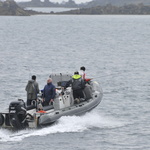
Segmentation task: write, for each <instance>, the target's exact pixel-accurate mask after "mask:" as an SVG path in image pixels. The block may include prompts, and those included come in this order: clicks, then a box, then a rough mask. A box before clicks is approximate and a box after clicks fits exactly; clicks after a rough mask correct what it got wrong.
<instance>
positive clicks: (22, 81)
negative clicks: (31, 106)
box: [0, 15, 150, 150]
mask: <svg viewBox="0 0 150 150" xmlns="http://www.w3.org/2000/svg"><path fill="white" fill-rule="evenodd" d="M0 20H1V21H0V106H1V107H0V109H1V111H3V110H4V109H5V108H7V107H8V105H9V103H10V102H11V101H14V100H17V99H18V98H22V99H24V100H26V93H25V86H26V83H27V81H28V80H29V79H30V76H31V75H33V74H35V75H36V76H37V81H38V83H39V86H40V89H42V88H43V87H44V85H45V84H46V80H47V78H48V76H49V74H50V73H54V72H72V73H73V72H74V71H76V70H78V69H79V68H80V67H81V66H83V65H84V66H85V67H86V68H87V76H89V77H92V78H94V80H96V81H98V82H99V83H100V85H101V87H102V88H103V92H104V97H103V99H102V102H101V103H100V105H99V106H98V107H96V108H95V109H94V110H93V111H92V112H89V113H87V114H85V115H83V116H80V117H77V116H72V117H67V116H66V117H62V118H61V119H59V120H58V122H57V123H56V124H54V125H53V126H51V127H47V128H43V129H39V130H36V129H33V130H29V129H26V130H22V131H19V132H11V131H8V130H5V129H0V150H16V149H19V150H26V149H33V150H41V149H49V150H56V149H57V150H91V149H94V150H127V149H128V150H149V149H150V144H149V141H150V49H149V48H150V38H149V37H150V16H136V15H134V16H128V15H126V16H122V15H118V16H113V15H106V16H105V15H104V16H100V15H99V16H97V15H93V16H89V15H80V16H75V15H68V16H65V15H58V16H57V15H52V16H46V15H45V16H40V15H39V16H30V17H9V16H8V17H3V16H1V17H0Z"/></svg>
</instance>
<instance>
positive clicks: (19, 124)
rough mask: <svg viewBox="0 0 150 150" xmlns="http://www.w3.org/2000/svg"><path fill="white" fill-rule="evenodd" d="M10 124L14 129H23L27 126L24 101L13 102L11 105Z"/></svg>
mask: <svg viewBox="0 0 150 150" xmlns="http://www.w3.org/2000/svg"><path fill="white" fill-rule="evenodd" d="M9 118H10V124H11V126H12V127H13V128H14V129H23V128H25V127H26V126H27V123H26V121H25V118H26V107H25V103H24V101H23V100H20V99H19V100H18V101H15V102H11V103H10V105H9Z"/></svg>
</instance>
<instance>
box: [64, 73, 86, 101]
mask: <svg viewBox="0 0 150 150" xmlns="http://www.w3.org/2000/svg"><path fill="white" fill-rule="evenodd" d="M70 85H71V87H72V90H73V97H74V100H75V101H78V100H80V101H81V100H84V94H83V89H84V88H85V81H84V80H83V79H82V76H81V75H79V72H74V75H73V76H72V79H71V80H69V81H68V82H67V83H66V86H65V87H64V88H67V87H68V86H70ZM77 99H78V100H77ZM77 103H78V102H77Z"/></svg>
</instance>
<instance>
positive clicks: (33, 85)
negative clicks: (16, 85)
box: [25, 75, 39, 106]
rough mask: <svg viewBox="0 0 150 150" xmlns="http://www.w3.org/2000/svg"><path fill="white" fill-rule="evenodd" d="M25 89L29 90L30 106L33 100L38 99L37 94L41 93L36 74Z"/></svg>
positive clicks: (28, 101)
mask: <svg viewBox="0 0 150 150" xmlns="http://www.w3.org/2000/svg"><path fill="white" fill-rule="evenodd" d="M25 90H26V91H27V106H29V105H31V104H32V101H34V100H36V99H37V94H38V93H39V85H38V83H37V82H36V76H35V75H33V76H32V79H31V80H29V81H28V83H27V85H26V88H25Z"/></svg>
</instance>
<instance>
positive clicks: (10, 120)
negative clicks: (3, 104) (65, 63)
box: [0, 73, 103, 130]
mask: <svg viewBox="0 0 150 150" xmlns="http://www.w3.org/2000/svg"><path fill="white" fill-rule="evenodd" d="M50 77H51V78H52V80H53V84H54V85H55V87H56V96H55V99H54V103H53V105H49V106H45V107H42V105H41V100H42V98H41V94H39V95H38V100H37V101H36V103H34V104H33V105H31V106H28V107H27V106H26V104H25V102H24V101H23V100H21V99H19V100H18V101H13V102H11V103H10V105H9V108H7V109H6V111H4V112H0V127H1V128H12V129H15V130H20V129H24V128H38V127H44V126H47V125H50V124H52V123H54V122H55V121H57V120H58V119H59V118H60V117H62V116H73V115H77V116H79V115H83V114H85V113H86V112H88V111H90V110H92V109H93V108H95V107H96V106H97V105H98V104H99V103H100V102H101V100H102V96H103V92H102V89H101V87H100V84H99V83H98V82H96V81H94V79H86V86H85V88H84V90H83V92H84V95H85V99H84V100H83V101H80V102H79V103H74V98H73V94H72V89H71V86H70V87H68V88H67V89H66V90H64V91H63V92H62V87H63V86H64V85H65V83H66V82H67V81H68V80H70V79H71V75H70V74H62V73H59V74H51V75H50ZM62 93H63V94H62ZM39 108H42V111H39Z"/></svg>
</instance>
